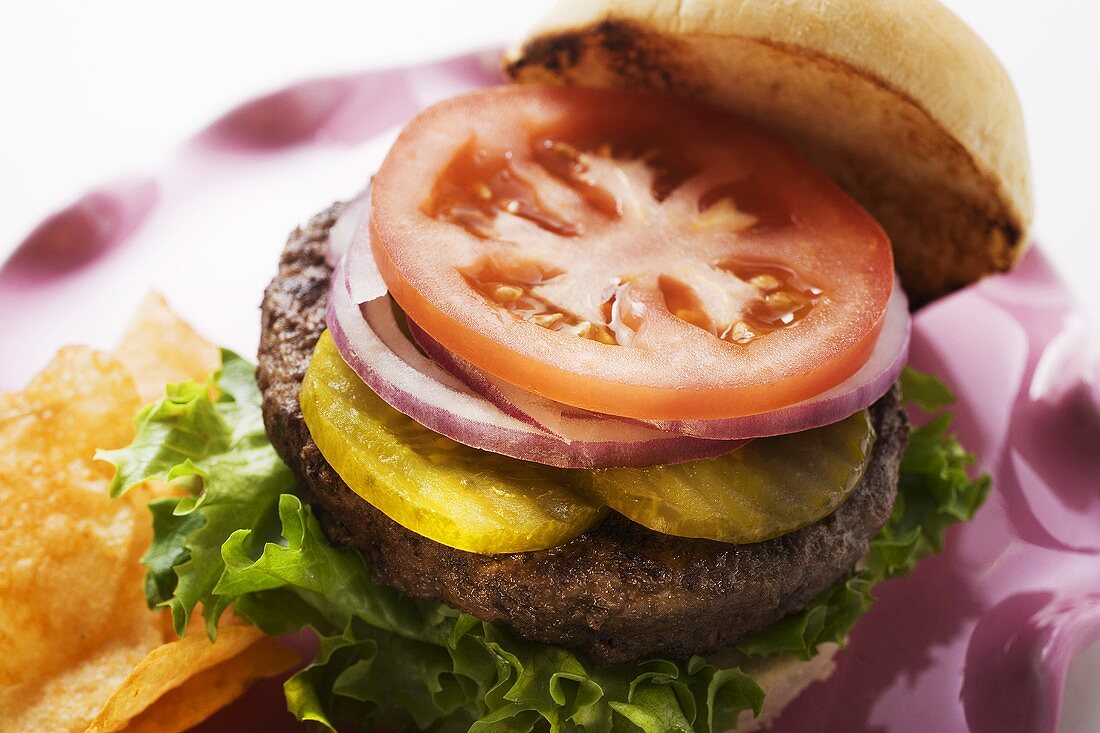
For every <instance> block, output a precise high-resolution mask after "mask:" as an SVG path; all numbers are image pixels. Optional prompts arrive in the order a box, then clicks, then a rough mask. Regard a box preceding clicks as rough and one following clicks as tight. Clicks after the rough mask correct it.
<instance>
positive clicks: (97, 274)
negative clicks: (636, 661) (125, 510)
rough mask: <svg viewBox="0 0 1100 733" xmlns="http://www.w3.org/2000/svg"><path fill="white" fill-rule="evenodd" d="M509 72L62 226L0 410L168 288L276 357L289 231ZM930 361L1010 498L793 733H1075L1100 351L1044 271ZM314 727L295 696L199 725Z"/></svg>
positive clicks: (1097, 543) (302, 90)
mask: <svg viewBox="0 0 1100 733" xmlns="http://www.w3.org/2000/svg"><path fill="white" fill-rule="evenodd" d="M496 57H497V55H496V53H495V52H494V53H483V54H476V55H469V56H462V57H459V58H455V59H451V60H447V61H443V62H437V63H432V64H428V65H422V66H415V67H410V68H403V69H394V70H389V71H382V72H372V73H366V74H360V75H354V76H345V77H334V78H325V79H317V80H314V81H309V82H305V83H302V84H297V85H294V86H291V87H289V88H287V89H284V90H282V91H279V92H276V93H274V94H269V95H267V96H264V97H261V98H259V99H256V100H253V101H251V102H248V103H246V104H244V105H242V106H240V107H238V108H237V109H235V110H233V111H231V112H229V113H228V114H226V115H225V116H224V117H222V118H221V119H219V120H218V121H216V122H215V123H213V124H212V125H211V126H210V127H208V128H207V129H206V130H204V131H202V132H201V133H200V134H199V135H197V136H195V137H194V138H192V139H191V140H189V141H187V142H186V143H184V144H183V145H182V146H181V147H180V148H179V149H178V150H176V151H175V153H174V154H173V155H172V156H171V157H170V158H169V159H168V160H167V161H166V162H164V163H163V165H161V166H160V167H159V168H158V169H156V170H150V171H146V172H144V173H142V174H140V175H137V176H135V177H133V178H130V179H127V180H123V181H116V182H114V183H111V184H109V185H106V186H103V187H102V188H100V189H98V190H96V191H93V192H91V193H89V194H88V195H86V196H84V197H83V198H81V199H80V200H78V201H76V202H74V203H72V204H70V205H69V206H67V207H66V208H64V209H62V210H60V211H59V212H57V213H56V214H54V215H53V216H51V217H49V218H48V219H46V220H45V221H43V222H42V223H41V224H40V225H39V227H38V228H37V229H36V230H35V231H34V232H33V233H31V235H30V236H28V237H27V239H26V240H25V241H24V242H23V243H22V244H21V246H20V247H19V248H18V249H17V250H16V252H15V253H14V254H13V255H12V257H11V258H10V259H9V260H8V261H7V263H5V264H4V265H3V267H2V268H0V313H2V314H3V318H0V344H3V359H2V360H0V389H5V390H6V389H14V388H16V387H18V386H20V385H22V384H23V383H24V382H25V381H26V380H27V379H28V378H29V377H30V376H31V374H33V373H34V372H35V371H36V370H38V369H39V368H41V367H42V366H43V365H44V364H45V363H46V361H47V360H48V358H49V356H50V355H51V354H52V352H53V351H54V350H55V349H57V348H58V347H59V346H61V345H62V344H65V343H70V342H75V343H89V344H92V345H95V346H102V347H109V346H110V345H111V344H112V342H113V341H114V339H116V338H117V337H118V335H119V334H120V333H121V330H122V327H123V324H124V323H125V322H126V319H127V318H128V317H129V314H130V313H131V312H132V311H133V309H134V307H135V306H136V305H137V303H138V301H139V299H140V298H141V296H142V295H143V294H144V293H145V292H146V291H147V290H148V289H150V288H156V289H157V290H160V291H161V292H162V293H164V294H165V295H166V296H167V298H168V299H169V301H170V302H171V303H172V305H173V306H174V307H175V308H176V309H177V310H178V311H179V312H180V313H181V314H182V315H183V316H184V317H186V318H187V319H188V320H190V321H191V322H192V323H195V324H198V326H199V328H200V329H201V330H203V332H204V333H205V335H206V336H208V337H209V338H210V339H211V340H213V341H215V342H217V343H220V344H224V345H226V346H228V347H230V348H233V349H235V350H238V351H240V352H241V353H244V354H253V353H255V348H256V343H257V338H258V333H259V328H258V325H259V313H258V305H259V302H260V297H261V293H262V291H263V289H264V286H265V285H266V284H267V282H268V280H269V279H270V278H271V276H272V275H273V274H274V271H275V265H276V261H277V258H278V255H279V252H280V250H281V248H282V246H283V243H284V241H285V239H286V234H287V231H288V230H289V229H290V228H291V227H292V226H293V224H294V223H295V222H296V221H297V222H301V221H305V220H306V219H307V218H308V217H310V216H311V215H312V214H313V213H315V212H317V211H319V210H321V209H323V208H325V207H326V206H328V204H329V203H330V202H332V201H333V200H335V199H346V198H350V197H352V196H353V195H354V194H355V193H357V192H358V191H359V190H360V189H361V188H362V187H363V186H365V185H366V183H367V179H368V176H369V175H370V173H371V172H372V171H373V170H374V168H375V167H376V166H377V165H378V163H379V162H380V160H381V158H382V156H383V155H384V153H385V151H386V149H387V148H388V146H389V143H390V141H391V140H392V138H393V136H394V135H395V134H396V130H397V127H398V126H399V125H400V124H401V123H402V122H403V121H404V120H406V119H408V118H409V117H410V116H411V115H412V114H414V113H415V112H416V111H417V110H419V109H420V108H422V107H424V106H425V105H427V104H430V103H431V102H433V101H435V100H437V99H440V98H442V97H444V96H448V95H451V94H454V93H457V92H459V91H463V90H466V89H470V88H474V87H478V86H482V85H487V84H492V83H495V82H497V81H499V80H500V78H499V74H498V72H497V71H496V70H495V65H496ZM912 363H913V364H914V365H915V366H917V367H919V368H921V369H925V370H928V371H931V372H934V373H935V374H937V375H939V376H941V377H943V378H944V379H945V380H947V381H948V382H949V383H950V384H951V385H953V386H954V388H955V391H956V392H957V393H958V395H959V398H960V399H959V404H958V405H957V422H956V424H955V427H956V429H957V431H958V434H959V436H960V438H961V439H962V440H963V442H964V443H965V444H966V445H967V446H968V447H970V448H971V449H972V450H974V451H975V452H977V454H978V455H979V458H980V460H979V465H978V467H977V468H978V469H979V470H986V471H990V472H991V473H992V474H993V477H994V489H993V495H992V496H991V498H990V500H989V501H988V502H987V504H986V505H985V506H984V507H983V508H982V510H981V511H980V512H979V514H978V516H977V518H976V519H975V520H974V521H973V522H970V523H968V524H966V525H963V526H960V527H956V528H955V529H954V530H953V531H952V532H951V533H950V534H949V536H948V540H947V547H946V551H945V553H944V554H943V555H941V556H939V557H934V558H930V559H928V560H926V561H925V562H923V563H922V564H921V565H920V566H919V567H918V568H917V570H916V571H915V572H914V573H913V574H912V576H910V577H909V578H907V579H905V580H898V581H890V582H887V583H885V584H883V585H882V586H880V587H879V588H878V591H877V594H878V598H879V600H878V602H877V603H876V605H875V606H874V608H873V609H872V610H871V612H870V613H868V614H867V615H866V617H865V618H863V619H862V620H861V621H860V622H859V624H858V625H857V626H856V629H855V631H854V633H853V634H852V638H851V640H850V643H849V644H848V647H847V648H846V649H845V651H844V652H843V653H842V654H841V655H840V657H839V665H838V669H837V672H836V674H835V675H834V676H833V677H832V678H831V679H830V680H829V681H828V682H826V683H821V684H816V685H814V686H813V687H812V688H811V689H810V690H809V691H808V692H807V693H806V694H805V695H803V696H802V697H801V698H800V699H798V700H797V701H796V702H795V703H794V704H792V705H791V707H790V708H789V709H788V710H787V711H786V712H785V713H784V714H783V716H782V717H781V718H780V720H779V721H778V722H777V724H776V726H775V728H774V730H776V731H783V732H785V733H794V732H797V733H809V732H810V731H848V732H855V731H881V732H886V733H901V732H903V731H913V732H917V731H920V732H923V731H973V732H974V733H994V732H996V733H1002V732H1004V731H1027V732H1028V733H1032V732H1034V733H1046V732H1048V731H1054V730H1055V729H1056V727H1057V723H1058V713H1059V707H1060V700H1061V696H1062V690H1063V687H1064V682H1065V677H1066V670H1067V667H1068V665H1069V662H1070V660H1071V659H1072V658H1073V656H1074V654H1075V653H1076V652H1077V651H1078V650H1080V649H1082V648H1084V647H1085V646H1086V645H1089V644H1090V643H1091V642H1092V641H1095V640H1097V639H1098V638H1100V346H1098V342H1097V340H1096V338H1095V335H1094V334H1093V333H1092V332H1091V331H1090V330H1089V328H1088V326H1087V325H1086V320H1085V317H1084V316H1083V314H1082V313H1081V311H1079V310H1078V309H1077V307H1076V306H1075V304H1074V303H1073V300H1072V298H1071V297H1070V296H1069V294H1068V293H1067V292H1066V290H1065V288H1064V286H1063V285H1062V283H1061V282H1060V281H1059V280H1058V278H1057V276H1056V275H1055V274H1054V273H1053V272H1052V271H1051V269H1050V267H1049V266H1048V264H1047V262H1046V260H1045V259H1044V258H1043V256H1042V254H1041V253H1040V252H1038V251H1033V252H1032V253H1031V254H1029V255H1028V256H1027V257H1026V258H1025V260H1024V262H1023V263H1022V264H1021V266H1020V267H1019V268H1018V269H1017V270H1016V271H1015V272H1014V273H1013V274H1012V275H1009V276H1006V277H994V278H990V279H988V280H986V281H984V282H982V283H981V284H979V285H976V286H972V287H970V288H967V289H966V290H964V291H962V292H960V293H957V294H955V295H953V296H950V297H948V298H944V299H942V300H940V301H938V302H937V303H935V304H933V305H931V306H929V307H927V308H925V309H923V310H922V311H920V312H919V313H918V315H917V317H916V320H915V322H914V339H913V346H912ZM297 729H298V727H297V725H296V724H295V723H294V721H293V720H292V719H291V718H290V717H289V716H288V715H287V714H286V713H285V706H284V704H283V701H282V696H281V690H280V688H279V686H278V684H277V683H262V684H260V685H257V686H256V687H255V688H254V689H253V690H252V691H251V692H250V693H249V694H248V695H246V696H245V697H244V698H242V699H241V700H240V701H238V702H237V703H236V704H234V705H232V706H231V707H229V708H227V709H226V710H224V711H222V712H221V713H219V714H218V715H217V716H215V717H214V718H213V719H211V720H210V721H208V722H207V723H206V724H204V725H203V726H201V730H202V731H206V732H210V731H230V730H269V731H281V730H288V731H289V730H297Z"/></svg>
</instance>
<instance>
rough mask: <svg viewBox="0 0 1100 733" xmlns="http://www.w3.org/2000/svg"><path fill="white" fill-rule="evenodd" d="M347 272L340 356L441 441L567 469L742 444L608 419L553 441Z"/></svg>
mask: <svg viewBox="0 0 1100 733" xmlns="http://www.w3.org/2000/svg"><path fill="white" fill-rule="evenodd" d="M349 254H350V252H349ZM345 266H346V260H344V261H343V262H341V264H340V266H339V267H338V268H337V270H336V272H335V274H334V275H333V278H332V286H331V287H330V289H329V303H328V314H327V320H328V326H329V329H330V330H331V331H332V336H333V339H334V340H335V342H336V345H337V347H338V348H339V350H340V353H341V355H342V356H343V357H344V360H345V361H346V362H347V363H348V365H349V366H350V367H351V368H352V369H353V370H354V371H355V372H356V374H358V375H359V377H360V378H361V379H362V380H363V381H364V382H365V383H366V384H367V386H369V387H370V388H371V389H372V390H374V391H375V393H377V394H378V396H379V397H381V398H382V399H383V400H385V401H386V403H387V404H389V405H390V406H392V407H393V408H394V409H396V410H399V411H400V412H402V413H404V414H405V415H408V416H409V417H411V418H412V419H414V420H416V421H417V422H419V423H420V424H421V425H424V426H425V427H427V428H429V429H430V430H434V431H435V432H437V433H440V434H441V435H445V436H447V437H449V438H451V439H453V440H456V441H458V442H460V443H463V444H465V445H469V446H472V447H474V448H480V449H482V450H487V451H491V452H494V453H500V454H501V455H506V456H511V457H513V458H519V459H521V460H528V461H534V462H536V463H543V464H546V465H550V466H558V467H561V468H597V467H607V466H647V465H653V464H657V463H680V462H684V461H691V460H696V459H699V458H708V457H711V456H717V455H722V454H723V453H728V452H729V451H731V450H733V449H734V448H736V447H737V446H738V445H740V443H739V442H731V441H723V440H709V439H698V438H691V437H687V436H684V435H676V434H670V433H666V432H663V431H660V430H657V429H655V428H651V427H648V426H643V425H638V426H631V428H630V431H629V432H628V433H624V432H623V431H622V425H621V424H618V423H616V422H613V421H606V420H603V419H599V420H597V421H592V422H594V423H595V424H587V423H586V424H584V425H583V429H581V428H582V426H581V425H572V426H570V424H569V423H568V421H562V422H561V423H560V424H559V425H558V427H559V428H561V432H562V433H564V434H554V433H551V432H548V431H546V430H543V429H541V428H539V427H537V426H536V425H533V424H531V421H530V420H528V421H524V420H520V419H517V418H516V417H515V416H513V415H512V414H508V412H505V411H504V410H501V409H500V408H498V407H497V406H495V405H494V404H492V403H491V402H490V401H489V400H487V399H486V398H484V397H483V396H481V395H479V394H477V393H476V392H474V391H473V390H471V389H470V388H469V387H468V386H467V385H465V384H464V383H462V382H461V381H459V380H458V379H456V378H455V377H454V376H452V375H451V374H448V373H447V372H446V371H444V370H443V369H441V368H440V367H439V365H437V364H436V363H434V362H433V361H432V360H431V359H429V358H428V357H426V356H425V355H424V354H422V353H421V352H420V351H419V350H418V349H417V348H416V346H415V344H413V342H412V341H410V340H409V338H408V337H407V336H406V335H405V333H404V332H403V331H402V330H401V328H400V326H399V325H398V323H397V320H396V318H395V316H394V312H393V307H392V304H391V301H390V299H389V296H388V295H381V296H378V297H376V298H374V299H372V300H369V301H368V302H367V303H365V304H363V305H361V306H360V305H358V304H356V303H355V301H354V299H353V296H352V295H351V293H350V292H349V289H348V285H347V278H346V273H345V270H344V268H345ZM567 427H572V428H573V429H572V430H567V429H566V428H567ZM601 428H602V429H601ZM627 436H629V437H628V438H627ZM624 438H626V439H624Z"/></svg>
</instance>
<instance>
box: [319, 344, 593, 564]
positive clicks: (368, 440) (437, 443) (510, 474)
mask: <svg viewBox="0 0 1100 733" xmlns="http://www.w3.org/2000/svg"><path fill="white" fill-rule="evenodd" d="M300 402H301V406H302V413H303V415H304V417H305V421H306V425H307V426H308V427H309V432H310V434H311V435H312V436H313V439H314V441H315V442H316V443H317V447H318V448H319V449H320V450H321V454H322V455H324V457H325V459H326V460H327V461H328V462H329V463H330V464H331V465H332V467H333V468H334V469H335V470H336V472H337V473H338V474H340V477H341V478H343V479H344V481H345V482H346V483H347V484H348V486H349V487H351V489H352V490H353V491H354V492H355V493H357V494H359V495H360V496H362V497H363V498H364V499H366V500H367V501H368V502H370V503H371V504H372V505H374V506H375V507H376V508H377V509H378V510H380V511H381V512H383V513H384V514H385V515H386V516H388V517H389V518H390V519H392V520H394V521H395V522H397V523H398V524H401V525H402V526H404V527H406V528H408V529H410V530H412V531H413V532H416V533H418V534H420V535H423V536H425V537H428V538H430V539H433V540H435V541H436V542H440V543H442V544H444V545H448V546H450V547H456V548H458V549H461V550H468V551H470V552H478V553H501V552H524V551H527V550H541V549H545V548H548V547H554V546H557V545H560V544H563V543H565V542H568V541H569V540H571V539H573V538H574V537H576V536H577V535H579V534H581V533H582V532H584V531H585V530H587V529H588V528H589V527H591V526H592V525H594V524H595V523H596V522H598V521H599V520H600V518H601V517H602V516H603V514H604V513H605V511H606V509H604V508H603V507H602V505H601V504H600V503H599V502H592V501H590V500H589V499H587V498H585V497H584V496H583V495H580V494H578V493H576V491H575V490H574V489H573V486H574V482H573V480H572V476H571V475H570V474H571V472H568V471H563V470H561V469H555V468H551V467H549V466H542V465H539V464H536V463H529V462H526V461H519V460H516V459H513V458H507V457H505V456H499V455H496V454H493V453H487V452H485V451H481V450H477V449H475V448H470V447H467V446H465V445H462V444H460V443H456V442H455V441H453V440H451V439H450V438H446V437H443V436H442V435H439V434H437V433H434V432H432V431H431V430H428V429H427V428H425V427H423V426H422V425H420V424H419V423H417V422H416V421H414V420H412V419H411V418H408V417H406V416H405V415H403V414H401V413H400V412H398V411H397V410H395V409H393V408H392V407H390V406H389V405H387V404H386V403H385V402H384V401H382V399H381V398H380V397H378V396H377V395H376V394H374V392H372V391H371V389H370V388H369V387H368V386H367V385H366V384H364V383H363V382H362V380H360V379H359V377H358V376H357V375H356V374H355V372H353V371H352V370H351V368H350V367H348V366H347V364H345V363H344V360H343V359H342V358H341V357H340V353H339V352H338V351H337V349H336V344H335V343H334V342H333V340H332V337H331V336H330V335H329V333H328V332H327V331H326V332H325V333H324V334H322V336H321V340H320V341H319V342H318V344H317V348H316V350H315V351H314V354H313V359H312V361H311V362H310V365H309V369H308V371H307V372H306V376H305V379H304V380H303V381H302V391H301V396H300Z"/></svg>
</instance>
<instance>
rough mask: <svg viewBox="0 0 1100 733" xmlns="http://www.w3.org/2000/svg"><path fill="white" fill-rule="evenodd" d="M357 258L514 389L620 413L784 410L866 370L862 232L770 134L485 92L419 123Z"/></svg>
mask: <svg viewBox="0 0 1100 733" xmlns="http://www.w3.org/2000/svg"><path fill="white" fill-rule="evenodd" d="M370 238H371V241H370V243H371V246H372V249H373V252H374V255H375V258H376V260H377V262H378V265H379V267H380V269H381V271H382V274H383V277H384V279H385V281H386V284H387V286H388V287H389V288H390V291H391V292H392V293H393V296H394V297H395V298H396V300H397V301H398V302H399V303H400V304H401V306H402V307H403V308H404V309H405V311H406V312H407V313H408V314H409V316H410V317H411V318H412V319H413V320H414V321H416V322H417V323H418V324H419V325H420V326H421V327H423V328H424V329H425V330H426V331H427V332H428V333H430V334H431V335H432V336H433V337H434V338H435V339H437V340H438V341H440V342H441V343H442V344H443V345H444V346H446V347H447V348H449V349H451V350H453V351H455V352H457V353H458V354H460V355H461V356H463V357H465V358H466V359H468V360H469V361H471V362H473V363H474V364H475V365H477V366H479V367H481V368H482V369H484V370H486V371H488V372H491V373H492V374H495V375H496V376H498V377H500V378H502V379H505V380H507V381H509V382H512V383H513V384H516V385H517V386H520V387H523V388H525V389H528V390H531V391H534V392H537V393H539V394H542V395H544V396H546V397H549V398H551V399H554V400H557V401H560V402H564V403H566V404H571V405H575V406H578V407H584V408H587V409H590V410H595V411H599V412H605V413H611V414H616V415H624V416H629V417H636V418H653V419H676V418H722V417H734V416H739V415H747V414H755V413H759V412H765V411H768V410H772V409H776V408H778V407H782V406H785V405H789V404H793V403H795V402H798V401H800V400H803V399H806V398H809V397H812V396H813V395H815V394H817V393H820V392H822V391H824V390H825V389H828V388H829V387H831V386H833V385H835V384H837V383H839V382H840V381H842V380H843V379H845V378H846V377H848V376H850V375H851V374H853V373H854V372H855V371H856V370H857V369H858V368H859V366H860V365H861V364H862V363H863V362H864V361H865V359H866V358H867V356H868V354H869V353H870V350H871V348H872V346H873V344H874V341H875V338H876V336H877V334H878V331H879V328H880V327H881V323H882V318H883V313H884V310H885V307H886V303H887V301H888V299H889V297H890V293H891V289H892V287H893V258H892V253H891V249H890V243H889V241H888V239H887V237H886V235H885V234H884V232H883V231H882V229H881V228H880V227H879V226H878V224H877V223H876V222H875V221H874V220H873V219H871V217H870V216H869V215H868V214H867V213H866V212H865V211H863V210H862V209H861V208H860V207H859V206H858V205H857V204H856V203H855V202H854V201H852V200H851V199H850V198H849V197H848V196H847V195H845V194H844V193H843V192H842V191H841V190H840V189H839V188H838V187H837V186H836V185H834V184H833V183H832V182H831V181H829V180H828V179H827V178H826V177H825V176H824V175H823V174H821V173H820V172H819V171H817V170H816V169H815V168H814V167H813V166H812V165H811V164H810V163H809V162H807V161H806V160H805V159H804V158H803V157H802V156H801V155H799V154H798V153H797V152H796V151H794V150H793V149H792V148H790V147H789V146H787V145H786V144H784V143H783V142H781V141H780V140H778V139H777V138H775V137H773V136H771V135H769V134H767V133H765V132H763V131H761V130H759V129H757V128H756V127H754V126H753V125H751V124H750V123H748V122H746V121H744V120H742V119H741V118H739V117H736V116H734V115H731V114H729V113H726V112H722V111H718V110H715V109H712V108H710V107H706V106H702V105H699V104H695V103H692V102H688V101H685V100H677V99H672V98H666V97H660V96H654V95H651V94H648V93H640V92H621V91H607V90H592V89H574V88H568V89H562V88H539V87H520V86H508V87H494V88H490V89H486V90H480V91H477V92H473V93H469V94H465V95H461V96H458V97H455V98H452V99H449V100H447V101H444V102H442V103H440V104H437V105H435V106H433V107H430V108H429V109H427V110H426V111H424V112H423V113H421V114H420V115H418V116H417V117H415V118H414V119H413V120H412V121H411V122H410V123H409V124H408V125H407V126H406V127H405V129H404V131H403V132H402V133H401V135H400V136H399V138H398V140H397V142H396V143H395V145H394V146H393V148H392V149H391V151H390V153H389V155H388V156H387V157H386V159H385V161H384V163H383V164H382V166H381V169H380V171H379V173H378V175H377V176H376V177H375V179H374V185H373V188H372V199H371V231H370Z"/></svg>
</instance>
